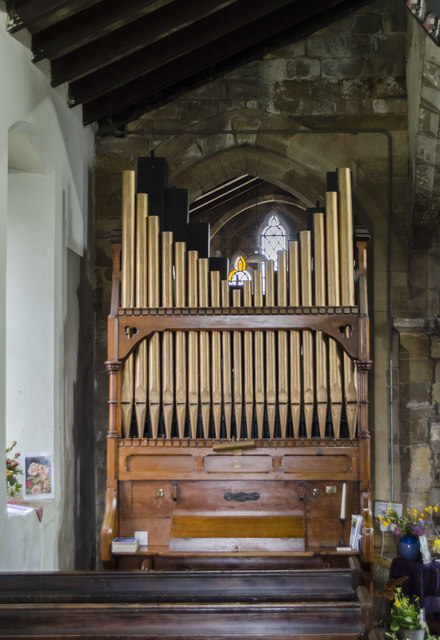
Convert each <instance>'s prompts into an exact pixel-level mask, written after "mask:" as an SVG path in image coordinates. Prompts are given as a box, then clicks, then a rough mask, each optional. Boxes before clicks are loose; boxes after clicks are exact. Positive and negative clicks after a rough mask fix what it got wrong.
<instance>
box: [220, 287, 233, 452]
mask: <svg viewBox="0 0 440 640" xmlns="http://www.w3.org/2000/svg"><path fill="white" fill-rule="evenodd" d="M220 287H221V303H222V307H229V282H228V280H222V281H221V283H220ZM222 356H223V365H222V367H223V368H222V373H223V412H224V417H225V427H226V437H227V438H228V440H230V439H231V421H232V379H231V376H232V358H231V334H230V332H229V331H222Z"/></svg>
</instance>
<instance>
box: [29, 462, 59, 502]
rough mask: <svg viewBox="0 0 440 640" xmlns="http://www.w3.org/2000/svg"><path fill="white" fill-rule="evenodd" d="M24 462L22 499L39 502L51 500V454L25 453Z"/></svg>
mask: <svg viewBox="0 0 440 640" xmlns="http://www.w3.org/2000/svg"><path fill="white" fill-rule="evenodd" d="M23 460H24V482H23V497H24V498H25V499H28V500H30V499H32V500H40V499H42V498H53V495H54V494H53V489H54V487H53V456H52V454H51V453H26V454H24V456H23Z"/></svg>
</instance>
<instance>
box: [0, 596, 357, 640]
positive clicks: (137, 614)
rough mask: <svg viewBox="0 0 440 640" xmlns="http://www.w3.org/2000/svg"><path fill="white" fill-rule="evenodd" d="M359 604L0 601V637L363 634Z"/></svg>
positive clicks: (147, 639) (278, 639)
mask: <svg viewBox="0 0 440 640" xmlns="http://www.w3.org/2000/svg"><path fill="white" fill-rule="evenodd" d="M364 631H365V611H363V605H362V603H360V602H350V603H347V602H343V603H335V602H314V603H310V602H296V603H271V604H268V603H264V604H263V603H259V604H250V603H245V604H243V603H240V604H238V603H235V604H234V603H228V604H225V603H215V604H211V605H206V604H204V605H203V604H199V603H197V604H192V603H185V604H184V605H182V604H175V603H166V604H164V603H161V604H152V603H138V604H131V603H121V604H115V603H112V604H107V603H101V604H88V603H80V604H73V603H62V604H61V603H57V604H55V603H52V604H47V603H42V604H12V605H0V637H9V638H34V637H36V638H42V637H44V638H54V637H56V638H73V637H75V638H77V637H78V636H80V637H81V638H87V639H89V640H90V639H92V638H106V637H111V638H113V637H117V638H118V640H122V638H136V637H142V638H144V639H145V640H154V639H156V638H158V639H159V638H165V637H172V638H182V639H183V638H185V640H191V639H196V638H214V637H215V638H221V639H226V638H240V639H243V638H245V637H249V638H260V637H265V638H268V637H270V638H273V639H276V640H281V639H284V638H289V639H293V638H302V637H304V638H308V639H311V638H315V637H316V638H319V637H322V638H324V637H325V638H329V639H330V638H332V639H333V638H334V639H335V640H336V638H347V639H348V638H353V639H354V638H361V637H362V634H363V633H364Z"/></svg>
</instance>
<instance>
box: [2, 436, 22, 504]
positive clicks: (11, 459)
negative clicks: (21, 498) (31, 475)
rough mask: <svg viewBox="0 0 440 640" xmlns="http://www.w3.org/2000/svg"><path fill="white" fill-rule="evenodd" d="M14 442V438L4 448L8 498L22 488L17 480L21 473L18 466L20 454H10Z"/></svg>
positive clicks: (15, 442)
mask: <svg viewBox="0 0 440 640" xmlns="http://www.w3.org/2000/svg"><path fill="white" fill-rule="evenodd" d="M16 444H17V441H16V440H14V441H13V442H11V444H10V445H9V447H8V448H7V449H6V488H7V490H8V496H9V497H10V498H13V497H14V496H16V495H17V494H19V493H20V492H21V488H22V485H21V484H20V483H19V481H18V479H19V476H20V475H21V474H22V473H23V471H22V470H21V469H20V467H19V466H18V458H19V457H20V454H19V453H18V452H15V453H14V454H12V455H10V454H11V452H12V449H13V448H14V447H15V445H16Z"/></svg>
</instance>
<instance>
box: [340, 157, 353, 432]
mask: <svg viewBox="0 0 440 640" xmlns="http://www.w3.org/2000/svg"><path fill="white" fill-rule="evenodd" d="M337 173H338V188H339V229H340V236H339V243H340V260H341V271H340V273H341V303H342V305H343V306H352V305H354V259H353V216H352V204H351V203H352V194H351V172H350V169H348V168H343V169H338V172H337ZM348 331H349V330H348V329H346V333H347V335H348ZM343 362H344V389H345V411H346V414H347V423H348V431H349V434H350V438H354V436H355V434H356V422H357V414H358V391H357V372H356V365H355V363H354V362H353V361H352V360H351V359H350V358H349V357H348V356H347V354H345V353H344V357H343Z"/></svg>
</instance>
